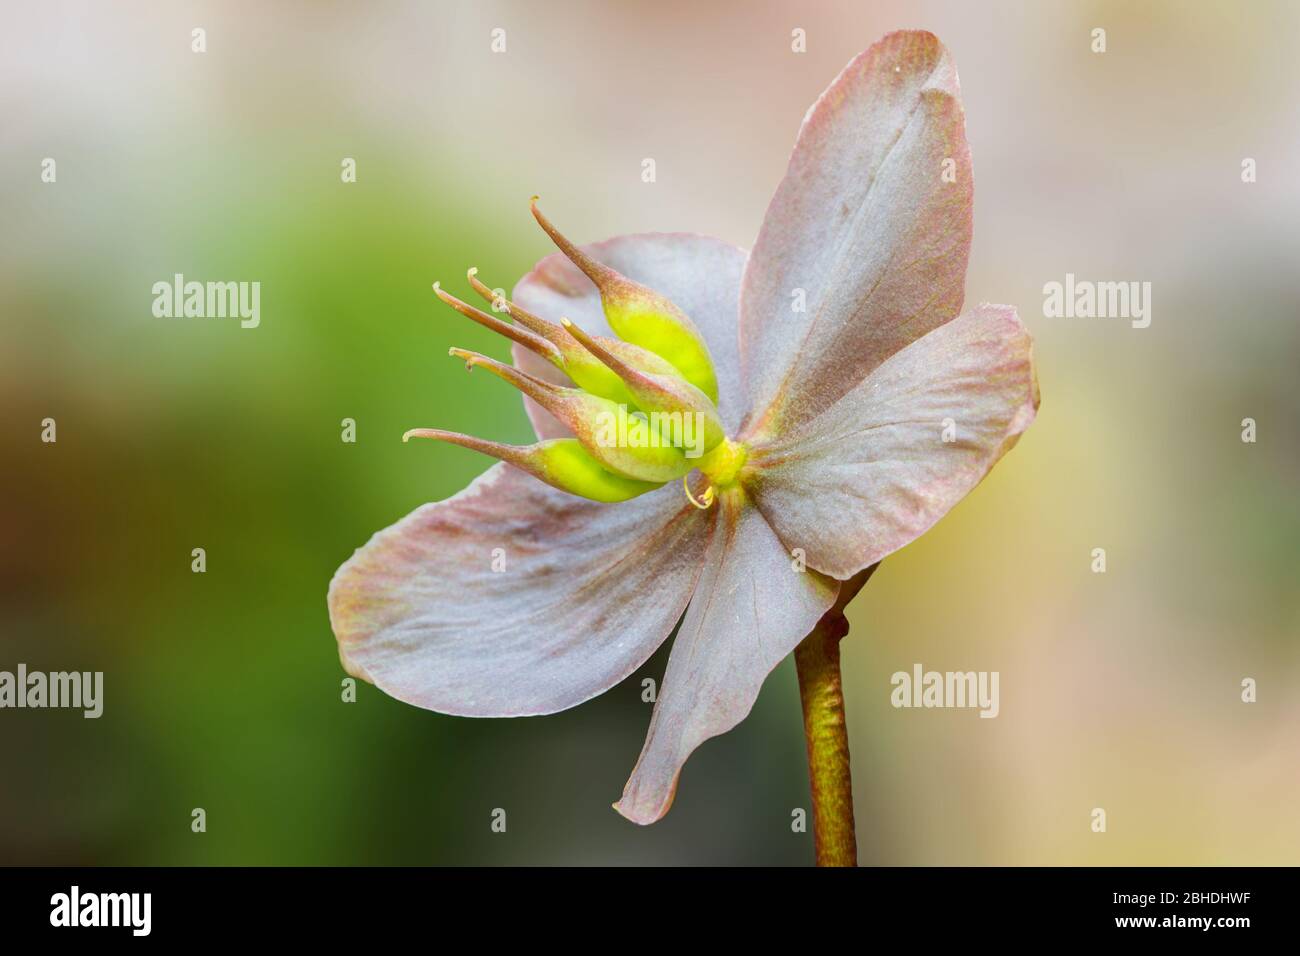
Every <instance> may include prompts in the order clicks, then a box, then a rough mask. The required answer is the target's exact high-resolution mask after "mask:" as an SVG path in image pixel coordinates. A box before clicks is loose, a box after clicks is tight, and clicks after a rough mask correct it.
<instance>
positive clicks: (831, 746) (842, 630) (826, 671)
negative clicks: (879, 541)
mask: <svg viewBox="0 0 1300 956" xmlns="http://www.w3.org/2000/svg"><path fill="white" fill-rule="evenodd" d="M877 567H879V565H875V564H873V565H872V566H871V567H869V568H867V569H866V570H865V571H863V572H861V573H860V574H858V575H857V576H856V577H854V578H852V579H851V580H848V581H845V582H844V583H843V584H842V585H841V586H840V595H839V599H838V600H837V601H836V602H835V606H834V607H832V608H831V609H830V610H829V611H827V612H826V613H825V614H824V615H822V619H821V620H820V621H818V622H817V626H816V627H814V628H813V629H812V632H811V633H810V634H809V635H808V636H807V637H805V638H804V639H803V641H802V642H801V643H800V644H799V646H798V647H797V648H795V652H794V660H795V667H796V669H797V670H798V673H799V699H800V702H801V703H802V704H803V729H804V738H805V739H806V741H807V743H808V779H809V783H810V784H811V785H812V801H813V841H814V844H815V846H816V849H817V865H818V866H857V864H858V844H857V837H856V834H855V832H854V828H853V779H852V776H851V775H850V772H849V734H848V727H847V725H846V724H845V720H844V689H843V684H842V681H841V679H840V640H841V638H843V637H844V635H846V634H847V633H848V632H849V622H848V619H847V618H845V616H844V609H845V608H846V607H847V606H848V603H849V601H851V600H853V598H854V597H855V596H856V595H857V593H858V591H860V590H861V589H862V586H863V585H864V584H866V583H867V579H868V578H870V577H871V575H872V573H873V572H874V571H875V570H876V568H877Z"/></svg>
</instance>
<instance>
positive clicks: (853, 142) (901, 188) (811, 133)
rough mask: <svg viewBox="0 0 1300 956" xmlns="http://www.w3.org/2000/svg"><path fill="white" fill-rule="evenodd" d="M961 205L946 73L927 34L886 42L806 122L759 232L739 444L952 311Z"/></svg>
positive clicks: (967, 202) (834, 395)
mask: <svg viewBox="0 0 1300 956" xmlns="http://www.w3.org/2000/svg"><path fill="white" fill-rule="evenodd" d="M945 173H949V174H950V175H948V176H945ZM950 179H951V180H952V181H949V180H950ZM971 194H972V177H971V165H970V150H969V147H968V146H967V143H966V133H965V121H964V118H963V114H962V108H961V103H960V101H959V99H958V88H957V70H956V68H955V67H954V66H953V63H952V60H951V58H950V57H949V56H948V52H947V50H945V49H944V47H943V45H942V44H940V43H939V41H938V40H937V39H936V38H935V37H934V36H932V35H931V34H929V33H919V32H905V33H892V34H890V35H889V36H887V37H885V38H884V39H883V40H881V41H880V42H879V43H877V44H876V45H875V46H873V47H871V48H870V49H869V50H867V51H866V52H865V53H862V54H861V55H859V56H858V57H857V58H856V59H855V60H853V61H852V62H851V63H850V64H849V65H848V66H847V67H846V68H845V69H844V72H843V73H841V74H840V76H839V77H838V78H837V79H836V80H835V82H834V83H832V84H831V85H830V87H829V88H828V89H827V90H826V91H825V92H824V93H823V94H822V96H821V98H820V99H819V100H818V101H817V102H816V103H815V104H813V107H812V109H810V110H809V111H808V115H807V117H806V118H805V119H804V123H803V127H802V128H801V129H800V131H799V139H798V142H797V143H796V144H795V148H794V153H793V155H792V156H791V157H790V166H789V168H788V170H787V171H786V174H785V178H784V179H783V180H782V182H781V185H780V187H779V188H778V189H777V191H776V195H775V197H774V198H773V200H772V204H771V206H769V207H768V210H767V215H766V216H765V218H764V219H763V226H762V229H761V230H760V232H759V236H758V241H757V243H756V244H755V246H754V250H753V252H752V253H751V255H750V259H749V264H748V266H747V268H746V271H745V278H744V284H743V287H742V292H741V306H740V316H741V317H740V358H741V368H742V370H743V373H744V380H745V387H746V390H747V393H748V396H749V405H750V408H751V409H752V412H751V417H750V419H749V421H748V422H747V424H746V430H747V432H749V433H751V434H757V435H759V436H760V437H761V436H762V435H770V434H776V433H779V431H780V430H781V429H782V428H789V427H793V426H794V425H796V424H798V423H799V422H801V421H807V420H808V419H810V418H812V417H814V416H815V415H816V414H817V413H818V412H820V411H823V410H824V409H826V408H828V407H830V405H832V404H833V403H834V402H835V401H836V400H837V399H838V398H839V397H840V396H841V395H843V394H844V393H845V392H847V391H848V390H849V389H851V388H853V386H854V385H856V384H857V383H858V382H859V381H861V380H862V379H863V378H864V377H865V376H866V374H867V373H868V372H870V371H871V370H872V369H873V368H875V367H876V366H878V365H879V364H880V363H881V362H883V361H884V360H885V359H887V358H888V357H889V356H890V355H892V354H893V353H895V352H897V351H898V350H899V349H900V348H902V347H903V346H905V345H907V344H908V343H909V342H912V341H914V340H916V339H918V338H920V337H921V336H922V335H924V334H925V333H926V332H928V331H930V330H931V329H933V328H935V327H936V326H939V325H941V324H943V323H944V322H947V321H948V320H949V319H951V318H952V317H953V316H955V315H957V313H958V312H959V311H961V303H962V297H963V284H964V281H965V275H966V260H967V257H968V255H969V251H970V238H971ZM801 298H802V301H801ZM800 305H802V306H803V311H797V309H798V308H799V306H800Z"/></svg>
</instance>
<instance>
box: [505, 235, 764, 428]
mask: <svg viewBox="0 0 1300 956" xmlns="http://www.w3.org/2000/svg"><path fill="white" fill-rule="evenodd" d="M583 250H584V251H585V252H586V253H587V254H588V255H590V256H591V257H592V258H594V259H595V260H596V261H597V262H601V263H604V264H605V265H607V266H609V267H610V268H612V269H616V270H617V271H619V272H621V273H622V274H623V275H625V276H627V277H628V278H629V279H632V280H634V281H636V282H640V283H641V284H642V285H644V286H648V287H649V288H651V289H653V290H654V291H656V292H659V293H662V294H663V295H666V296H667V297H668V298H669V299H671V300H672V301H673V302H674V303H676V304H677V307H678V308H680V309H681V310H682V311H683V312H685V313H686V314H687V315H688V316H690V318H691V319H692V321H694V322H695V325H696V327H698V328H699V330H700V333H701V334H702V335H703V336H704V340H705V342H706V343H708V346H709V353H710V354H711V355H712V356H713V365H714V369H715V371H716V372H717V374H718V411H719V413H720V414H721V415H722V420H723V422H724V423H725V424H726V425H727V427H728V429H735V428H736V426H738V425H739V424H740V420H741V418H742V417H743V416H744V413H745V411H746V408H745V407H743V399H742V393H741V388H740V360H739V357H738V355H737V352H736V309H737V303H738V300H739V296H740V278H741V275H742V274H743V273H744V269H745V252H744V250H743V249H737V248H736V247H735V246H733V245H729V244H728V243H725V242H723V241H722V240H720V239H711V238H709V237H708V236H697V235H691V234H688V233H641V234H638V235H631V236H617V237H615V238H613V239H607V240H605V241H604V242H597V243H593V244H592V245H589V246H584V247H583ZM514 301H515V302H516V303H517V304H519V305H521V306H523V307H524V308H525V309H528V310H529V311H530V312H534V313H536V314H537V315H540V316H541V317H542V318H544V319H550V320H551V321H552V322H558V321H559V320H560V318H561V317H562V316H567V317H568V318H570V319H572V320H573V321H574V322H576V323H577V324H578V325H579V326H581V327H582V328H583V329H585V330H586V331H587V332H589V333H592V334H595V335H609V336H612V335H613V334H614V333H613V332H612V331H611V330H610V328H609V323H608V322H606V321H605V313H604V311H603V310H602V309H601V307H600V293H598V292H597V291H596V287H595V286H594V285H593V284H592V282H591V280H590V279H588V278H587V277H586V276H585V275H583V274H582V272H581V271H580V270H579V269H578V267H577V266H575V265H573V263H571V262H570V261H569V260H568V259H566V258H565V257H564V256H563V255H561V254H560V253H555V254H554V255H550V256H547V257H546V258H545V259H543V260H542V261H541V262H539V263H537V265H536V266H534V267H533V271H532V272H530V273H528V274H527V275H526V276H524V277H523V278H522V279H520V280H519V284H518V285H516V286H515V291H514ZM513 354H514V358H515V364H516V365H518V366H519V367H520V368H522V369H524V370H525V371H528V372H533V373H534V374H538V375H546V376H550V377H549V378H548V379H547V380H548V381H555V382H557V383H560V384H564V383H565V376H564V375H563V374H562V373H561V372H559V371H558V370H557V369H556V368H555V366H553V365H551V364H549V363H548V362H546V361H545V360H543V359H541V358H539V357H538V356H536V355H534V354H533V353H531V352H528V351H526V350H524V349H521V348H519V347H518V346H515V347H514V351H513ZM524 404H525V406H532V405H534V403H533V402H532V401H531V400H530V399H527V398H525V400H524ZM528 417H529V418H530V419H531V420H532V422H533V425H534V427H535V428H536V429H537V434H538V437H540V438H555V437H559V436H561V435H565V434H568V432H567V430H566V429H565V428H564V426H563V425H561V424H560V423H559V422H557V421H555V419H554V418H553V417H552V416H551V415H550V414H549V413H547V412H546V411H545V410H544V409H540V408H535V407H529V409H528Z"/></svg>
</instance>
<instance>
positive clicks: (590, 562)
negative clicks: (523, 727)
mask: <svg viewBox="0 0 1300 956" xmlns="http://www.w3.org/2000/svg"><path fill="white" fill-rule="evenodd" d="M714 521H715V517H714V514H713V513H712V512H701V511H699V510H697V509H695V508H693V507H691V505H690V504H688V503H687V502H686V500H685V498H684V497H683V495H682V489H681V488H680V487H679V486H677V485H675V484H674V485H671V486H669V487H666V488H661V489H659V490H658V491H653V492H650V493H649V494H647V495H644V496H642V497H640V498H636V499H634V500H632V501H626V502H621V503H619V504H615V505H610V504H600V503H597V502H593V501H587V500H585V499H581V498H575V497H572V496H570V495H567V494H564V493H563V492H560V491H556V490H555V489H553V488H550V487H548V486H546V485H544V484H542V483H541V482H540V481H538V480H537V479H535V478H533V477H531V476H529V475H526V474H524V473H523V472H521V471H518V470H516V469H514V468H511V467H509V466H508V465H505V464H497V465H495V466H493V467H492V468H490V469H489V470H488V471H486V472H484V473H483V474H482V475H480V476H479V477H478V478H477V479H476V480H475V481H474V482H473V484H471V485H470V486H469V487H468V488H466V489H465V490H464V491H462V492H461V493H460V494H458V495H456V496H454V497H452V498H449V499H447V500H446V501H440V502H436V503H434V504H427V505H424V506H423V507H421V508H418V509H416V510H415V511H413V512H412V513H411V514H409V515H407V516H406V517H405V518H403V519H402V520H401V521H399V522H397V524H395V525H393V526H392V527H389V528H386V529H385V530H383V531H380V532H379V533H378V534H376V535H375V536H374V537H373V538H371V539H370V541H369V543H367V544H366V545H365V546H364V547H362V548H360V549H358V551H357V552H356V554H354V555H353V556H352V557H351V558H350V559H349V560H348V561H347V563H345V564H344V565H343V566H342V567H341V568H339V570H338V572H337V573H336V574H335V575H334V580H333V581H331V582H330V589H329V610H330V622H331V624H332V625H333V628H334V633H335V635H336V636H337V638H338V643H339V656H340V658H341V659H342V661H343V666H344V668H345V669H346V670H347V672H348V673H350V674H353V675H355V676H357V677H361V678H363V679H364V680H368V681H370V682H371V683H373V684H375V685H376V686H378V687H379V688H380V689H381V690H383V691H384V692H385V693H387V694H389V695H391V696H393V697H396V698H397V699H398V700H403V701H406V702H407V703H409V704H414V705H416V706H417V707H423V708H426V709H428V710H435V711H438V712H439V713H444V714H459V715H462V716H467V717H517V716H524V715H530V714H550V713H554V712H556V711H560V710H565V709H566V708H569V707H573V706H575V705H577V704H580V703H582V702H583V701H585V700H588V699H589V698H591V697H594V696H596V695H597V694H599V693H601V692H602V691H605V690H607V689H608V688H610V687H612V686H613V685H615V684H617V683H618V682H619V681H621V680H623V679H624V678H625V677H627V676H628V675H629V674H631V673H632V672H633V671H634V670H636V669H637V668H638V667H640V666H641V664H643V663H644V662H645V661H646V659H647V658H648V657H649V656H650V655H651V654H653V653H654V651H655V650H656V648H658V647H659V645H660V644H662V643H663V641H664V639H665V638H667V637H668V635H669V634H670V633H671V632H672V629H673V626H674V625H675V624H676V623H677V621H678V619H679V618H680V617H681V614H682V611H683V610H684V609H685V608H686V604H687V602H688V601H689V600H690V597H691V593H692V591H693V590H694V589H695V584H696V581H697V580H698V578H699V577H700V570H701V566H702V563H703V560H704V556H705V553H706V551H707V546H708V540H709V537H710V534H711V532H712V527H713V524H714ZM495 549H501V550H500V551H499V552H497V551H496V550H495ZM502 560H503V561H504V566H502V565H501V563H500V562H501V561H502ZM494 565H495V566H496V568H497V570H494Z"/></svg>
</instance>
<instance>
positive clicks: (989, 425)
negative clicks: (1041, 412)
mask: <svg viewBox="0 0 1300 956" xmlns="http://www.w3.org/2000/svg"><path fill="white" fill-rule="evenodd" d="M1037 409H1038V383H1037V380H1036V379H1035V376H1034V365H1033V355H1032V348H1031V341H1030V337H1029V332H1028V330H1027V329H1025V327H1024V326H1023V325H1022V324H1021V322H1020V319H1019V317H1018V316H1017V315H1016V311H1015V309H1013V308H1011V307H1010V306H1006V305H981V306H979V307H978V308H976V309H973V310H972V311H970V312H967V313H965V314H964V315H962V316H960V317H959V318H956V319H953V320H952V321H951V322H949V323H948V324H946V325H942V326H940V327H939V328H937V329H935V330H934V331H933V332H931V333H930V334H929V335H926V336H925V337H923V338H920V339H918V340H917V341H915V342H913V343H912V344H911V345H909V346H907V347H906V348H904V349H902V350H901V351H899V352H896V353H894V355H892V356H891V357H890V358H888V359H886V360H885V362H884V364H882V365H881V366H880V367H878V368H877V369H876V370H875V371H873V372H872V373H871V374H870V375H869V376H867V378H866V380H865V381H863V382H861V383H860V384H859V385H858V387H857V388H855V389H854V390H853V391H851V392H849V393H848V394H847V395H845V396H843V397H842V398H841V399H840V400H839V401H838V402H836V403H835V404H834V405H832V406H831V407H830V408H828V409H827V410H826V411H824V412H822V413H821V414H820V415H819V416H817V417H816V418H814V419H813V420H812V421H810V422H808V423H806V424H803V425H801V426H799V427H798V428H796V429H795V430H794V431H793V432H791V433H789V434H783V435H782V436H781V437H780V438H779V439H776V440H775V441H773V442H770V443H767V444H763V445H757V446H755V447H754V448H752V449H751V450H750V456H749V460H748V462H747V466H746V468H747V470H746V471H745V472H743V473H742V475H741V480H742V481H743V482H744V483H745V486H746V487H747V488H748V489H749V490H750V492H751V493H752V494H753V496H754V500H755V501H756V502H757V504H758V508H759V510H760V511H762V513H763V514H764V515H765V516H766V518H767V520H768V521H769V522H771V524H772V527H773V528H775V529H776V531H777V533H778V534H779V535H780V536H781V540H782V541H783V542H785V544H786V546H787V547H790V548H803V549H804V551H805V553H806V555H807V562H808V566H809V567H810V568H816V569H817V570H819V571H821V572H823V573H825V574H829V575H832V576H833V577H836V578H840V579H847V578H849V577H852V576H853V575H854V574H856V573H857V572H858V571H860V570H862V569H863V568H865V567H867V566H868V565H871V564H875V563H876V562H877V561H879V560H880V559H881V558H883V557H885V555H887V554H889V553H890V552H892V551H897V550H898V549H899V548H901V547H903V545H905V544H907V543H909V542H910V541H912V540H913V539H915V538H917V537H918V536H920V535H921V534H922V533H923V532H925V531H926V530H928V529H929V528H930V526H931V525H933V524H934V523H935V522H936V521H938V520H939V519H940V518H942V517H943V516H944V515H945V514H946V513H947V512H948V510H949V509H950V508H952V506H953V505H955V504H956V503H957V502H958V501H960V500H961V499H962V498H963V497H965V495H966V494H967V493H968V492H969V491H970V490H971V489H972V488H974V487H975V486H976V485H977V484H979V482H980V480H981V479H982V478H983V477H984V476H985V475H986V474H987V473H988V471H989V469H990V468H992V467H993V465H994V464H995V463H996V462H997V461H998V459H999V458H1001V457H1002V456H1003V455H1004V454H1005V453H1006V452H1007V451H1008V450H1009V449H1010V448H1011V446H1012V445H1014V444H1015V443H1016V440H1017V439H1018V438H1019V437H1020V434H1021V432H1023V431H1024V430H1025V429H1026V428H1028V427H1029V424H1030V423H1031V422H1032V421H1033V420H1034V415H1035V413H1036V411H1037ZM949 420H950V421H949ZM945 426H947V428H948V431H949V437H951V439H952V440H950V441H945V440H944V439H945Z"/></svg>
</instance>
